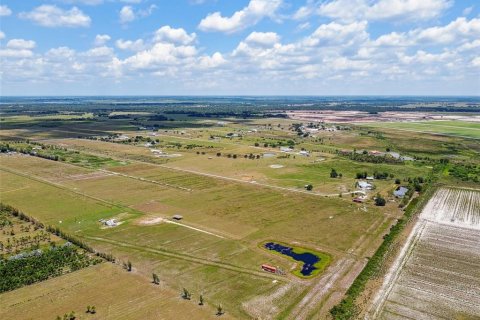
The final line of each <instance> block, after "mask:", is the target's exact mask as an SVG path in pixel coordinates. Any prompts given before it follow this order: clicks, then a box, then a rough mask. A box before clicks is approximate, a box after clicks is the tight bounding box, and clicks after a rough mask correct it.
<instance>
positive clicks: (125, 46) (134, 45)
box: [115, 39, 145, 51]
mask: <svg viewBox="0 0 480 320" xmlns="http://www.w3.org/2000/svg"><path fill="white" fill-rule="evenodd" d="M115 45H116V46H117V48H118V49H120V50H129V51H140V50H143V49H144V48H145V45H144V43H143V40H142V39H137V40H135V41H132V40H123V39H118V40H117V41H115Z"/></svg>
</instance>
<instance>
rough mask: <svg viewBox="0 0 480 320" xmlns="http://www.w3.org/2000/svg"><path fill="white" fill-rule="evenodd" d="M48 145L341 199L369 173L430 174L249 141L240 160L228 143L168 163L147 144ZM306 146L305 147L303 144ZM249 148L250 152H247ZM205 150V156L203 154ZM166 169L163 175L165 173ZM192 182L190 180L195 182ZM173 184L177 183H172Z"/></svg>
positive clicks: (384, 188)
mask: <svg viewBox="0 0 480 320" xmlns="http://www.w3.org/2000/svg"><path fill="white" fill-rule="evenodd" d="M194 142H195V141H194ZM50 143H54V144H56V145H58V146H65V147H68V148H73V149H76V150H80V151H84V152H91V153H93V154H102V155H105V156H108V157H112V158H114V159H117V162H118V159H130V160H137V161H142V162H146V164H145V163H143V164H144V165H145V170H143V171H144V172H150V169H152V168H153V167H152V166H147V164H148V163H151V164H162V165H165V167H166V168H167V167H169V168H172V169H180V170H186V171H187V172H190V173H198V174H200V175H201V174H205V175H214V176H218V177H226V178H231V179H235V180H239V181H243V182H244V183H247V182H248V183H260V184H266V185H273V186H277V187H285V188H291V189H295V190H299V191H304V186H305V185H307V184H312V185H313V187H314V189H313V191H312V193H318V194H322V195H334V196H338V194H339V193H348V192H351V191H354V190H355V183H356V179H355V177H356V173H357V172H368V173H369V174H370V175H373V173H374V172H375V171H377V172H388V173H391V174H394V175H395V178H400V179H404V178H407V177H415V176H424V175H426V174H427V173H428V172H429V171H430V169H429V168H426V167H425V166H418V165H416V164H414V163H405V164H401V165H400V164H374V163H366V162H363V163H360V162H353V161H350V160H348V159H344V158H341V157H340V156H335V155H332V154H331V153H323V152H312V153H311V156H310V157H305V156H302V155H298V154H297V152H298V151H297V152H294V153H291V154H289V155H288V157H287V155H286V154H285V153H282V152H279V150H278V148H277V149H271V148H269V149H266V150H263V149H258V148H254V147H252V146H243V147H242V144H243V143H245V142H239V143H238V145H240V147H237V148H244V149H246V150H243V152H245V153H238V157H237V158H236V159H235V158H231V157H227V156H226V154H227V153H229V154H230V153H233V154H234V152H232V149H231V146H228V145H227V148H226V149H224V148H222V149H221V150H220V151H219V150H218V149H216V150H212V149H210V148H204V149H197V151H195V150H189V151H186V150H182V151H180V153H181V154H182V156H181V157H178V158H171V159H165V158H156V157H154V156H153V155H152V153H151V152H150V151H149V150H148V148H146V147H143V146H132V145H125V144H118V143H108V142H102V141H91V140H81V139H63V140H52V141H50ZM252 145H253V142H252ZM305 147H307V146H306V145H305ZM248 148H249V149H250V150H248ZM198 150H200V151H198ZM225 150H227V151H225ZM247 150H248V151H250V152H252V151H253V152H255V154H259V155H261V157H260V158H259V159H249V158H244V154H248V153H250V152H247ZM298 150H300V149H298ZM172 152H175V151H172ZM197 152H200V154H197ZM201 152H204V153H205V154H201ZM217 152H221V153H222V156H220V157H218V156H217V155H216V153H217ZM264 153H266V154H273V156H272V157H265V156H263V154H264ZM128 168H129V167H128V166H127V167H125V168H124V169H122V168H121V167H116V168H112V169H111V170H114V171H122V172H124V173H128V170H129V169H128ZM147 168H148V170H147ZM332 169H335V170H336V171H337V172H339V173H342V178H337V179H332V178H330V172H331V170H332ZM124 170H125V171H124ZM163 171H164V172H165V170H163ZM153 172H155V171H153ZM205 175H204V181H208V180H212V178H209V177H208V176H207V177H205ZM187 176H188V179H186V180H184V181H183V182H184V184H183V186H184V187H188V186H187V185H191V184H192V183H193V184H195V183H196V182H195V181H198V180H199V179H202V178H201V177H200V178H199V177H198V175H197V177H196V178H195V176H196V175H195V174H188V175H187ZM144 177H147V176H144ZM190 179H192V180H191V182H190ZM167 180H169V179H168V178H166V180H164V181H167ZM170 181H171V183H173V184H175V183H174V181H172V180H170ZM180 185H182V184H180ZM375 185H376V186H377V191H376V192H383V193H389V192H391V190H392V189H393V180H392V179H389V180H377V181H376V182H375ZM192 188H193V187H192Z"/></svg>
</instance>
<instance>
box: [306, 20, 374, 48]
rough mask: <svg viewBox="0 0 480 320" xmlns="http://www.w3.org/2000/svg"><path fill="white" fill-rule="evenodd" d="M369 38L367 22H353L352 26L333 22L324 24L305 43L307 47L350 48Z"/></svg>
mask: <svg viewBox="0 0 480 320" xmlns="http://www.w3.org/2000/svg"><path fill="white" fill-rule="evenodd" d="M367 38H368V33H367V22H366V21H362V22H352V23H350V24H341V23H337V22H331V23H328V24H322V25H321V26H320V27H318V28H317V29H316V30H315V31H314V32H313V33H312V34H311V35H310V36H308V37H307V38H306V39H305V40H304V41H303V43H304V44H305V45H306V46H327V45H342V46H350V45H352V44H353V43H354V42H359V41H365V40H366V39H367Z"/></svg>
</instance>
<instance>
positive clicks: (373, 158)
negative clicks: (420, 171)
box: [337, 150, 403, 164]
mask: <svg viewBox="0 0 480 320" xmlns="http://www.w3.org/2000/svg"><path fill="white" fill-rule="evenodd" d="M337 154H340V155H344V156H347V157H348V158H349V159H350V160H353V161H357V162H369V163H390V164H402V163H403V161H402V160H400V159H396V158H394V157H392V156H391V155H389V154H385V155H382V156H379V155H373V154H369V153H368V152H367V151H364V152H363V153H357V151H356V150H353V151H352V152H348V153H343V152H341V151H338V150H337Z"/></svg>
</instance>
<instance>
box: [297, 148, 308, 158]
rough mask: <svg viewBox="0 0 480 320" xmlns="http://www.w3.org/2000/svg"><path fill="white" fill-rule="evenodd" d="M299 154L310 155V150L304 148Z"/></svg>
mask: <svg viewBox="0 0 480 320" xmlns="http://www.w3.org/2000/svg"><path fill="white" fill-rule="evenodd" d="M298 154H299V155H301V156H305V157H310V152H308V151H307V150H302V151H300V152H299V153H298Z"/></svg>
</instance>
